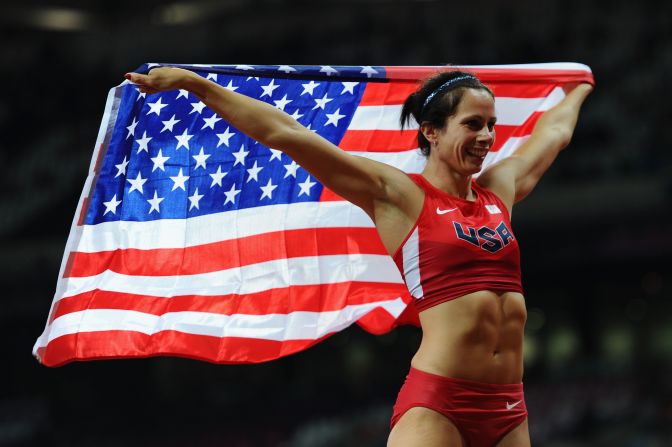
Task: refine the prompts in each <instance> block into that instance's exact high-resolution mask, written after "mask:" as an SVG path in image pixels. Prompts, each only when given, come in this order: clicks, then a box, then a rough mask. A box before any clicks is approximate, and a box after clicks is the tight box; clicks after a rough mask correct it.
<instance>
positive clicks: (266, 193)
mask: <svg viewBox="0 0 672 447" xmlns="http://www.w3.org/2000/svg"><path fill="white" fill-rule="evenodd" d="M277 187H278V185H274V184H273V183H272V182H271V179H270V178H269V179H268V183H266V186H261V187H260V189H261V191H262V192H263V194H261V197H260V198H259V200H262V199H263V198H264V197H268V198H269V199H273V190H274V189H275V188H277Z"/></svg>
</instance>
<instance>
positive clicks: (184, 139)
mask: <svg viewBox="0 0 672 447" xmlns="http://www.w3.org/2000/svg"><path fill="white" fill-rule="evenodd" d="M191 137H193V135H187V129H184V133H183V134H182V135H175V138H177V147H176V148H175V150H178V149H179V148H181V147H182V146H184V147H186V148H187V150H189V140H191Z"/></svg>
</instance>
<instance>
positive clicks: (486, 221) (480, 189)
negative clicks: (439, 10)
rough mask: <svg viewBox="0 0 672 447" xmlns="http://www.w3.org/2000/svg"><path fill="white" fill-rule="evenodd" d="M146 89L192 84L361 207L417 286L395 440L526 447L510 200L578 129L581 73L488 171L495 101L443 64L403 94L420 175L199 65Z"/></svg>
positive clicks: (521, 304)
mask: <svg viewBox="0 0 672 447" xmlns="http://www.w3.org/2000/svg"><path fill="white" fill-rule="evenodd" d="M126 77H127V79H129V80H130V81H131V82H133V83H135V84H137V85H139V86H140V90H141V91H142V92H147V93H155V92H159V91H165V90H171V89H185V90H188V91H190V92H191V93H193V94H194V95H196V96H197V97H198V98H199V99H200V100H201V101H202V102H203V103H205V104H206V105H207V106H208V107H209V108H210V109H212V110H213V111H214V112H215V113H217V114H218V115H219V116H221V117H222V118H224V119H225V120H227V121H228V122H229V123H230V124H232V125H233V126H235V127H236V128H238V129H239V130H241V131H242V132H244V133H246V134H247V135H248V136H250V137H251V138H253V139H255V140H257V141H259V142H260V143H262V144H264V145H265V146H268V147H273V148H277V149H280V150H282V151H283V152H285V153H286V154H287V155H289V156H290V157H291V158H292V159H293V160H294V161H296V162H297V163H298V164H299V165H301V166H302V167H303V168H305V169H306V170H308V171H309V172H310V173H311V174H312V175H313V176H315V177H317V178H318V179H319V180H320V181H321V182H322V183H323V184H324V185H325V186H327V187H328V188H330V189H331V190H333V191H334V192H336V193H337V194H339V195H340V196H342V197H344V198H345V199H346V200H349V201H350V202H352V203H353V204H355V205H357V206H359V207H360V208H362V209H363V210H364V211H365V212H366V213H367V214H368V215H369V216H370V217H371V219H372V220H373V222H374V223H375V226H376V229H377V231H378V234H379V235H380V238H381V240H382V242H383V244H384V246H385V248H386V249H387V251H388V253H390V255H391V256H393V257H394V259H395V262H396V263H397V265H398V267H399V268H400V271H401V273H402V275H403V276H404V279H405V280H406V283H407V285H408V287H409V290H410V292H411V294H412V295H413V296H414V297H416V298H417V300H416V307H417V309H418V311H419V316H420V322H421V325H422V330H423V338H422V343H421V345H420V348H419V350H418V352H417V353H416V355H415V356H414V357H413V360H412V362H411V371H410V373H409V375H408V376H407V379H406V382H405V384H404V386H403V387H402V390H401V391H400V393H399V398H398V401H397V404H396V405H395V408H394V416H393V418H392V431H391V433H390V437H389V441H388V445H389V446H404V447H408V446H423V447H427V446H470V447H480V446H484V447H485V446H493V445H497V446H501V447H506V446H516V447H518V446H525V445H529V444H530V440H529V434H528V427H527V410H526V408H525V402H524V398H523V389H522V377H523V352H522V346H523V328H524V324H525V319H526V311H525V301H524V298H523V295H522V293H521V292H522V287H521V281H520V261H519V251H518V244H517V240H516V238H515V237H514V235H513V233H512V231H511V223H510V214H511V209H512V207H513V204H514V203H516V202H518V201H519V200H521V199H522V198H523V197H525V196H526V195H527V194H528V193H529V192H530V191H531V190H532V189H533V188H534V186H535V185H536V183H537V181H538V180H539V179H540V177H541V176H542V174H543V173H544V172H545V171H546V169H547V168H548V167H549V166H550V164H551V163H552V162H553V160H554V159H555V157H556V155H557V154H558V152H559V151H560V150H561V149H562V148H564V147H565V146H566V145H567V144H568V143H569V140H570V138H571V136H572V133H573V131H574V127H575V125H576V120H577V117H578V113H579V109H580V107H581V104H582V103H583V101H584V99H585V98H586V96H587V95H588V94H589V93H590V91H591V90H592V87H591V86H590V85H588V84H581V85H579V86H577V87H575V88H574V89H573V90H571V91H570V92H569V93H568V95H567V96H566V98H565V99H564V100H563V101H562V102H561V103H560V104H558V105H557V106H556V107H554V108H553V109H551V110H549V111H548V112H546V113H545V114H544V115H543V116H542V117H541V118H540V119H539V121H538V123H537V125H536V127H535V129H534V132H533V134H532V135H531V137H530V138H529V139H528V140H527V141H526V142H525V143H524V144H523V145H522V146H521V147H520V148H519V149H518V150H517V151H516V153H515V154H514V155H513V156H511V157H508V158H506V159H504V160H502V161H500V162H499V163H497V164H495V165H493V166H491V167H490V168H489V169H487V170H486V171H485V172H483V173H482V174H481V175H480V176H479V177H478V180H477V181H473V179H472V176H473V175H474V174H476V173H478V172H479V171H480V170H481V166H482V163H483V160H484V158H485V156H486V154H487V153H488V151H489V149H490V148H491V147H492V144H493V142H494V140H495V134H494V125H495V121H496V116H495V101H494V95H493V94H492V92H491V91H490V90H489V89H488V88H487V87H486V86H485V85H483V84H482V83H481V82H480V81H479V80H478V79H477V78H476V77H475V76H473V75H471V74H469V73H464V72H457V71H453V72H445V73H440V74H438V75H436V76H434V77H432V78H430V79H429V80H427V81H426V82H425V83H424V84H423V85H422V86H421V87H420V88H419V89H418V91H416V93H414V94H413V95H411V96H410V97H409V98H408V99H407V100H406V102H405V104H404V107H403V111H402V124H403V123H404V122H408V121H409V120H410V119H411V116H412V117H413V118H414V119H415V120H416V121H417V122H418V124H419V126H420V127H419V131H418V142H419V145H420V148H421V150H422V151H423V153H424V154H425V155H426V156H427V165H426V167H425V169H424V171H423V172H422V174H421V175H407V174H405V173H403V172H402V171H400V170H398V169H396V168H394V167H391V166H389V165H386V164H383V163H379V162H376V161H372V160H369V159H366V158H361V157H357V156H352V155H349V154H348V153H346V152H344V151H342V150H340V149H339V148H338V147H336V146H334V145H333V144H331V143H330V142H328V141H326V140H324V139H323V138H321V137H320V136H318V135H316V134H315V133H313V132H311V131H310V130H307V129H306V128H304V127H303V126H301V125H300V124H299V123H298V122H296V121H295V120H294V119H293V118H291V117H290V116H289V115H287V114H285V113H284V112H281V111H280V110H278V109H276V108H274V107H272V106H270V105H268V104H266V103H263V102H260V101H257V100H254V99H251V98H248V97H246V96H243V95H240V94H237V93H234V92H232V91H229V90H227V89H225V88H222V87H220V86H218V85H217V84H215V83H213V82H211V81H208V80H206V79H204V78H202V77H200V76H198V75H196V74H194V73H192V72H189V71H185V70H181V69H177V68H165V67H164V68H157V69H154V70H152V71H150V73H149V75H141V74H137V73H129V74H127V75H126Z"/></svg>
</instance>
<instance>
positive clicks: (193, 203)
mask: <svg viewBox="0 0 672 447" xmlns="http://www.w3.org/2000/svg"><path fill="white" fill-rule="evenodd" d="M202 198H203V194H199V193H198V188H196V191H194V194H193V195H191V196H189V202H190V203H189V211H191V209H192V208H196V209H200V208H199V207H198V202H200V201H201V199H202Z"/></svg>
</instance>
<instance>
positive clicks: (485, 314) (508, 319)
mask: <svg viewBox="0 0 672 447" xmlns="http://www.w3.org/2000/svg"><path fill="white" fill-rule="evenodd" d="M526 318H527V312H526V310H525V299H524V298H523V295H521V294H520V293H517V292H494V291H489V290H483V291H479V292H474V293H470V294H467V295H464V296H462V297H460V298H457V299H454V300H451V301H446V302H444V303H441V304H438V305H436V306H434V307H431V308H429V309H426V310H424V311H422V312H420V323H421V325H422V331H423V336H422V343H421V344H420V348H419V349H418V352H417V353H416V354H415V356H414V357H413V359H412V361H411V365H412V366H413V367H414V368H416V369H419V370H422V371H426V372H429V373H433V374H439V375H442V376H446V377H454V378H462V379H468V380H474V381H478V382H484V383H500V384H501V383H520V382H522V379H523V333H524V327H525V320H526Z"/></svg>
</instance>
